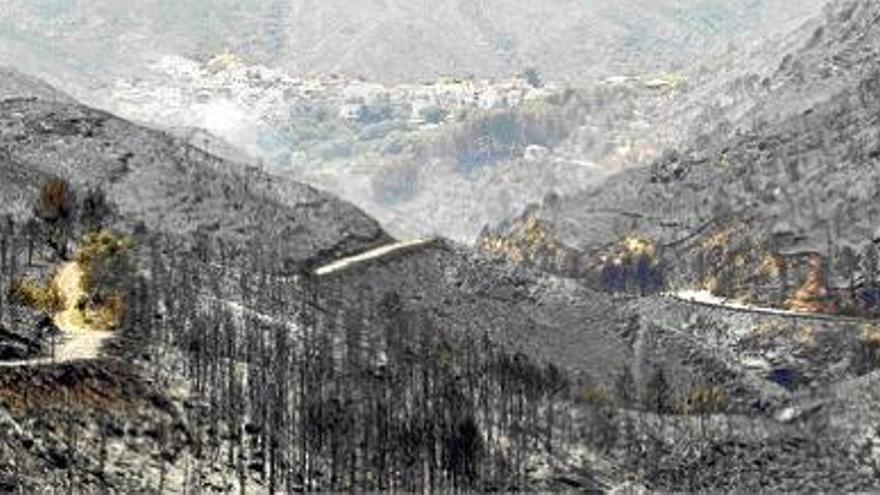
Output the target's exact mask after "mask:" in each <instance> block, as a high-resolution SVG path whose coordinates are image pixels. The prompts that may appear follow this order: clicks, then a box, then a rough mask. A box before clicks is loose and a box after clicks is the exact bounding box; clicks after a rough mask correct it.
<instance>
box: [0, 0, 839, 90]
mask: <svg viewBox="0 0 880 495" xmlns="http://www.w3.org/2000/svg"><path fill="white" fill-rule="evenodd" d="M822 3H823V0H801V1H798V2H797V3H796V4H792V2H788V1H785V0H699V1H683V0H662V1H658V0H650V1H649V0H592V1H582V0H551V1H544V2H521V1H518V0H498V1H485V0H455V1H448V2H436V1H432V0H417V1H403V0H390V1H389V0H364V1H359V2H357V3H352V2H348V1H345V0H324V1H320V2H317V1H311V0H295V1H284V0H246V1H230V0H199V1H188V2H177V1H170V0H145V1H139V2H136V3H128V4H121V3H119V2H115V1H108V0H99V1H95V2H88V3H83V2H75V1H65V0H40V1H25V0H7V1H6V2H4V9H3V12H2V13H0V62H3V63H4V64H7V65H8V64H11V63H15V65H17V66H19V67H21V68H26V69H28V70H32V71H39V72H40V73H41V74H42V75H45V76H55V77H56V78H60V77H62V76H65V75H70V74H65V72H76V73H77V74H78V75H84V76H86V80H88V79H89V78H91V77H93V76H96V75H98V76H100V75H101V74H102V73H106V72H117V73H118V72H119V71H128V72H129V73H131V72H132V69H133V67H138V66H139V65H140V64H141V63H142V62H143V60H144V58H145V57H146V58H149V57H152V56H155V55H165V54H179V55H183V56H199V55H208V54H212V53H217V52H220V51H222V50H224V49H230V50H233V51H234V52H236V53H240V54H243V55H244V56H246V57H247V58H248V59H249V61H250V62H258V63H262V64H266V65H270V66H275V67H279V68H282V69H285V70H288V71H292V72H294V73H300V74H303V73H308V72H318V73H332V72H338V73H343V74H347V75H351V76H357V75H361V76H364V77H367V78H369V79H374V80H383V81H398V80H419V79H422V78H432V77H435V76H437V75H458V76H465V75H469V74H473V75H476V76H478V77H483V76H509V75H511V74H513V73H516V72H519V71H522V70H523V69H525V68H527V67H535V68H537V69H538V70H539V71H540V72H541V73H542V74H543V75H544V76H545V77H546V78H548V79H554V80H558V79H569V80H571V79H583V78H594V77H597V76H607V75H615V74H621V73H624V74H626V73H633V72H644V71H651V70H659V69H669V68H674V67H677V66H683V65H687V64H689V63H691V62H692V61H693V60H694V59H695V58H697V57H699V56H701V55H704V54H706V53H708V52H710V51H712V50H715V49H718V48H724V47H726V46H727V45H728V43H737V44H741V43H748V42H750V41H752V40H754V39H759V38H760V37H761V36H762V35H763V34H765V33H767V32H768V31H771V30H777V29H779V28H780V27H782V26H784V25H786V24H787V23H790V22H793V21H797V20H798V19H800V18H802V17H803V16H804V15H807V14H810V13H814V12H815V11H816V10H817V9H818V6H820V5H821V4H822ZM107 40H113V42H112V43H107V42H106V41H107ZM59 68H63V69H59ZM70 76H72V75H70ZM53 81H54V79H53ZM58 82H60V80H59V81H58Z"/></svg>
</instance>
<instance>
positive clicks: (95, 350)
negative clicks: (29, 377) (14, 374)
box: [0, 262, 113, 368]
mask: <svg viewBox="0 0 880 495" xmlns="http://www.w3.org/2000/svg"><path fill="white" fill-rule="evenodd" d="M82 277H83V272H82V269H81V268H80V266H79V265H78V264H77V263H76V262H69V263H65V264H64V265H62V266H61V268H59V270H58V272H57V273H56V274H55V279H54V282H55V284H56V285H57V286H58V289H59V290H60V291H61V295H62V297H63V298H64V309H63V310H62V311H61V312H59V313H57V314H56V315H55V316H54V317H53V318H52V319H53V321H54V322H55V325H56V326H57V327H58V329H59V330H61V337H59V338H58V340H57V342H56V343H55V352H54V356H49V357H42V358H35V359H27V360H22V361H5V362H0V368H11V367H21V366H40V365H47V364H61V363H69V362H72V361H87V360H91V359H96V358H98V357H99V355H100V351H101V348H102V347H103V346H104V344H105V343H106V341H107V340H109V339H110V338H111V337H112V336H113V333H112V332H109V331H105V330H95V329H93V328H91V327H89V325H88V324H87V323H86V321H85V319H84V318H83V315H82V312H81V311H79V310H78V309H77V307H76V305H77V302H79V300H80V299H81V298H82V296H84V295H85V292H84V291H83V289H82V284H81V282H82Z"/></svg>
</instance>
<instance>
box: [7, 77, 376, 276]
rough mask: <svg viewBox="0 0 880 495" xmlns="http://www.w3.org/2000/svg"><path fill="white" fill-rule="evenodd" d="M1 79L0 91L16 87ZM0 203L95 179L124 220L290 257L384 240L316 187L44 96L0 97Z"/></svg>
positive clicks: (24, 205) (21, 205)
mask: <svg viewBox="0 0 880 495" xmlns="http://www.w3.org/2000/svg"><path fill="white" fill-rule="evenodd" d="M6 81H7V80H6V79H4V80H3V82H2V83H0V84H2V85H3V87H4V88H9V90H8V91H10V92H11V91H15V92H16V93H18V94H20V93H21V90H18V89H16V88H14V87H11V85H9V84H8V83H7V82H6ZM0 106H2V109H3V111H2V112H0V120H2V124H0V127H2V131H0V161H2V165H3V166H2V167H0V168H2V170H3V174H4V175H5V176H6V177H7V178H8V179H9V180H7V181H5V182H4V184H3V186H2V189H0V193H2V199H3V201H2V204H3V207H4V209H5V210H6V211H10V210H13V211H16V212H17V213H19V214H22V213H26V212H27V211H28V209H29V206H28V204H29V203H28V202H27V201H26V200H25V198H26V197H31V198H33V197H34V194H35V192H36V190H37V189H38V187H39V186H40V185H41V183H42V182H41V180H43V179H45V178H47V177H52V176H59V177H63V178H67V179H69V180H71V181H72V182H74V183H75V184H79V185H88V186H100V187H103V188H105V189H106V190H107V193H108V196H109V199H111V201H112V202H113V203H115V204H116V205H117V206H118V208H119V210H120V211H119V213H120V215H121V217H123V218H124V219H125V221H126V222H127V223H128V224H129V225H136V224H143V225H145V226H146V227H147V228H149V229H151V230H157V231H167V232H172V233H193V232H196V231H203V232H206V233H211V234H214V235H219V236H221V237H225V238H227V239H228V240H231V241H237V242H241V241H243V240H246V239H259V240H260V242H264V243H265V244H266V245H269V246H275V247H277V248H279V249H283V250H284V251H285V252H286V253H287V258H288V259H289V261H290V262H291V263H294V264H296V263H302V262H306V261H309V260H312V261H318V260H320V259H322V258H325V257H328V256H334V255H339V254H345V253H349V252H352V251H356V250H360V249H363V248H364V247H367V246H370V245H373V244H376V243H381V242H384V241H386V240H387V239H388V237H387V236H386V235H385V234H384V233H383V232H382V230H381V229H380V228H379V226H378V225H377V224H376V222H375V221H373V220H372V219H370V218H369V217H367V216H366V215H365V214H364V213H362V212H360V211H359V210H358V209H356V208H355V207H353V206H352V205H350V204H347V203H345V202H343V201H341V200H338V199H335V198H332V197H330V196H329V195H326V194H323V193H321V192H318V191H317V190H315V189H313V188H311V187H308V186H305V185H302V184H299V183H296V182H293V181H290V180H287V179H283V178H279V177H276V176H273V175H270V174H267V173H265V172H263V171H261V170H258V169H255V168H248V167H241V166H239V165H233V164H230V163H228V162H224V161H222V160H220V159H218V158H215V157H213V156H210V155H208V154H206V153H203V152H201V151H198V150H196V149H194V148H191V147H189V146H188V145H185V144H184V143H182V142H180V141H179V140H177V139H174V138H172V137H170V136H168V135H166V134H163V133H160V132H156V131H151V130H147V129H144V128H140V127H136V126H134V125H133V124H130V123H128V122H126V121H123V120H121V119H118V118H116V117H113V116H112V115H109V114H107V113H104V112H100V111H96V110H92V109H89V108H86V107H84V106H81V105H77V104H71V103H61V102H56V101H51V100H45V99H36V100H33V99H27V98H24V99H23V98H12V99H9V98H7V99H5V100H4V101H2V102H0Z"/></svg>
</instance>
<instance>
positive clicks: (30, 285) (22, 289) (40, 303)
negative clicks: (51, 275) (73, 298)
mask: <svg viewBox="0 0 880 495" xmlns="http://www.w3.org/2000/svg"><path fill="white" fill-rule="evenodd" d="M9 295H10V297H11V298H12V300H13V301H15V302H17V303H19V304H23V305H25V306H28V307H31V308H34V309H36V310H39V311H42V312H44V313H46V314H54V313H57V312H59V311H61V310H62V309H64V297H63V296H62V294H61V291H60V290H59V289H58V286H57V285H56V284H55V283H54V282H52V281H50V282H45V283H40V282H37V281H35V280H29V279H15V280H13V281H12V283H11V284H10V286H9Z"/></svg>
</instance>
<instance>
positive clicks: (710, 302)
mask: <svg viewBox="0 0 880 495" xmlns="http://www.w3.org/2000/svg"><path fill="white" fill-rule="evenodd" d="M664 295H665V296H666V297H668V298H671V299H675V300H677V301H682V302H685V303H689V304H696V305H700V306H708V307H713V308H720V309H726V310H729V311H738V312H742V313H752V314H764V315H769V316H781V317H784V318H798V319H809V320H825V321H837V322H842V323H844V322H850V323H876V320H871V319H869V318H858V317H854V316H838V315H831V314H820V313H802V312H799V311H791V310H787V309H779V308H770V307H763V306H752V305H749V304H742V303H738V302H735V301H731V300H729V299H724V298H722V297H718V296H715V295H713V294H711V293H710V292H708V291H694V290H685V291H679V292H670V293H666V294H664Z"/></svg>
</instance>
